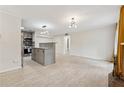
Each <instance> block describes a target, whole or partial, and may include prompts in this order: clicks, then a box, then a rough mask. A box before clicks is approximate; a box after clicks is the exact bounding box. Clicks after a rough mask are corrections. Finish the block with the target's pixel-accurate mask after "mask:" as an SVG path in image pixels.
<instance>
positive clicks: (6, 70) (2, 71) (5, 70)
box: [0, 66, 22, 73]
mask: <svg viewBox="0 0 124 93" xmlns="http://www.w3.org/2000/svg"><path fill="white" fill-rule="evenodd" d="M20 68H22V67H21V66H18V67H14V68H9V69H4V70H1V71H0V73H4V72H8V71H12V70H16V69H20Z"/></svg>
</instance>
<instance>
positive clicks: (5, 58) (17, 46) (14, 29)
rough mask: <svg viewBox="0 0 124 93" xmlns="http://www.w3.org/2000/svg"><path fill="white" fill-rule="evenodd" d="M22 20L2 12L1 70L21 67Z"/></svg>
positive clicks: (0, 35) (0, 13) (0, 38)
mask: <svg viewBox="0 0 124 93" xmlns="http://www.w3.org/2000/svg"><path fill="white" fill-rule="evenodd" d="M20 26H21V20H20V18H17V17H16V16H13V15H11V14H7V13H3V12H0V72H4V71H9V70H13V69H17V68H21V31H20Z"/></svg>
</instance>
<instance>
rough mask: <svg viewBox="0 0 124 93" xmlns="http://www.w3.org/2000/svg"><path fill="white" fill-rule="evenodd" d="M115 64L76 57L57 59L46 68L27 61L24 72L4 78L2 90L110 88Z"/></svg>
mask: <svg viewBox="0 0 124 93" xmlns="http://www.w3.org/2000/svg"><path fill="white" fill-rule="evenodd" d="M111 71H112V64H111V63H109V62H106V61H95V60H91V59H87V58H81V57H76V56H57V59H56V63H55V64H52V65H48V66H42V65H40V64H37V63H36V62H34V61H32V60H30V59H28V58H27V59H25V64H24V68H23V69H18V70H14V71H10V72H6V73H2V74H0V86H11V87H13V86H15V87H16V86H17V87H18V86H22V87H23V86H26V87H30V86H34V87H36V86H37V87H40V86H55V87H57V86H63V87H65V86H75V87H78V86H81V87H95V86H97V87H100V86H104V87H106V86H108V73H110V72H111Z"/></svg>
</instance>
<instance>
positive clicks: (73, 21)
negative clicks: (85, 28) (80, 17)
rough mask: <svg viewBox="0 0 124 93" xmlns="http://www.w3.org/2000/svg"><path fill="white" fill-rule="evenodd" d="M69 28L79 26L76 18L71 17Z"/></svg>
mask: <svg viewBox="0 0 124 93" xmlns="http://www.w3.org/2000/svg"><path fill="white" fill-rule="evenodd" d="M69 28H77V23H76V20H75V18H74V17H73V18H71V20H70V23H69Z"/></svg>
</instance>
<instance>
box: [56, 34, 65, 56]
mask: <svg viewBox="0 0 124 93" xmlns="http://www.w3.org/2000/svg"><path fill="white" fill-rule="evenodd" d="M54 42H56V54H64V35H60V36H55V37H54Z"/></svg>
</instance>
